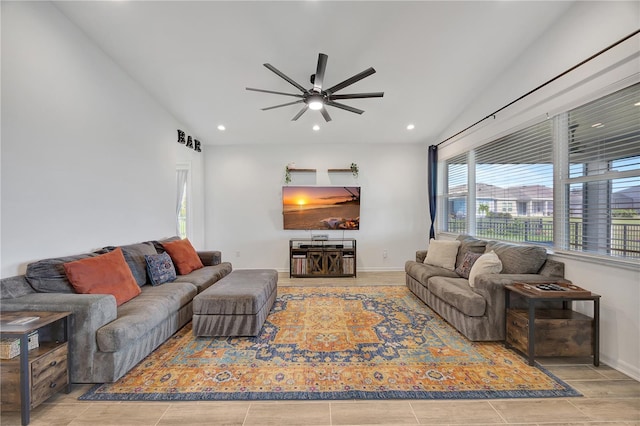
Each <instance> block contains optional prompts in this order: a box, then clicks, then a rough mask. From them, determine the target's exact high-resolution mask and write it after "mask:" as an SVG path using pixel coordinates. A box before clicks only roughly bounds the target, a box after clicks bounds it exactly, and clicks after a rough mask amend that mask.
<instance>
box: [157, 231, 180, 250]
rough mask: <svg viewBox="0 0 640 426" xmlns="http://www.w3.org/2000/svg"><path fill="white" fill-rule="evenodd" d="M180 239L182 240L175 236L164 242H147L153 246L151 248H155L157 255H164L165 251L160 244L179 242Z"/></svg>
mask: <svg viewBox="0 0 640 426" xmlns="http://www.w3.org/2000/svg"><path fill="white" fill-rule="evenodd" d="M181 239H182V238H180V237H178V236H177V235H175V236H173V237H169V238H165V239H164V240H154V241H149V242H150V243H151V244H153V246H154V247H155V248H156V251H157V252H158V253H164V252H165V251H166V250H165V249H164V246H163V245H162V244H164V243H170V242H172V241H180V240H181Z"/></svg>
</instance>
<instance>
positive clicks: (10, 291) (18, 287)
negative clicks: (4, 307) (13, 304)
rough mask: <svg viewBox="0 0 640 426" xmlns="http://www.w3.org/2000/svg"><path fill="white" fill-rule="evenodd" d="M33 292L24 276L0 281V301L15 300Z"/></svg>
mask: <svg viewBox="0 0 640 426" xmlns="http://www.w3.org/2000/svg"><path fill="white" fill-rule="evenodd" d="M33 292H34V291H33V288H31V286H30V285H29V282H28V281H27V278H26V277H25V276H24V275H16V276H14V277H7V278H2V279H0V299H15V298H16V297H20V296H24V295H25V294H31V293H33Z"/></svg>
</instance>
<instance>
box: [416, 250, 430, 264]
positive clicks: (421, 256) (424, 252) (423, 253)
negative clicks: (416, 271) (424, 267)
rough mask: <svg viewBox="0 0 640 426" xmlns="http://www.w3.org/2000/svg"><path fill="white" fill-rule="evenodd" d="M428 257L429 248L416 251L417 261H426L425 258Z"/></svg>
mask: <svg viewBox="0 0 640 426" xmlns="http://www.w3.org/2000/svg"><path fill="white" fill-rule="evenodd" d="M426 258H427V250H418V251H416V262H418V263H424V260H425V259H426Z"/></svg>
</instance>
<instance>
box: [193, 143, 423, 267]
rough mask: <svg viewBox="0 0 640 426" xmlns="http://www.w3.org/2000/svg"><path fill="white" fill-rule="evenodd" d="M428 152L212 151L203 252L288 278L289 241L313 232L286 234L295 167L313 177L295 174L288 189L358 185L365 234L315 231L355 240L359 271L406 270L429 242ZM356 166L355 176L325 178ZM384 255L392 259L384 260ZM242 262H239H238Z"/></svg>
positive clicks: (351, 147)
mask: <svg viewBox="0 0 640 426" xmlns="http://www.w3.org/2000/svg"><path fill="white" fill-rule="evenodd" d="M426 161H427V150H426V148H425V147H422V146H417V145H396V144H384V145H375V146H370V145H362V144H335V145H328V146H327V145H318V144H305V143H301V144H300V145H269V146H261V145H244V146H215V147H208V149H207V151H206V155H205V180H206V194H205V199H206V209H205V210H206V216H207V217H206V222H205V226H206V230H207V232H206V234H207V238H206V245H207V248H209V249H219V250H222V252H223V257H224V259H225V260H228V261H231V262H232V263H233V266H234V268H275V269H278V270H280V271H288V268H289V262H288V250H289V239H290V238H295V237H309V236H310V232H309V231H290V230H287V231H285V230H283V224H282V186H283V185H284V169H285V166H286V165H287V164H288V163H290V162H295V163H296V167H298V168H310V169H317V172H316V173H315V174H313V173H312V174H306V173H305V174H300V173H297V174H295V173H294V174H293V176H292V178H293V179H292V182H291V185H359V186H361V187H362V200H361V210H360V218H361V220H360V230H358V231H344V232H342V231H326V232H324V231H314V233H323V234H324V233H326V234H330V236H332V237H343V236H344V237H348V238H356V240H357V244H358V259H357V267H358V270H360V271H363V270H364V271H374V270H402V268H403V267H404V262H405V261H406V260H407V259H411V258H414V257H415V250H417V249H419V248H423V247H426V243H427V235H428V223H429V220H428V215H427V213H426V211H427V196H426V194H427V190H426V171H425V170H426ZM352 162H355V163H357V164H358V166H359V168H360V174H359V177H358V179H355V178H354V177H353V176H352V175H351V174H350V173H331V174H329V173H328V172H327V169H330V168H348V167H349V165H350V164H351V163H352ZM383 250H387V252H388V257H387V258H386V259H385V258H383V256H382V252H383ZM238 254H239V256H238Z"/></svg>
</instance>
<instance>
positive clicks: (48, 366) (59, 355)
mask: <svg viewBox="0 0 640 426" xmlns="http://www.w3.org/2000/svg"><path fill="white" fill-rule="evenodd" d="M66 370H67V344H66V343H65V344H63V345H60V346H58V347H57V348H55V349H54V350H52V351H51V352H49V353H47V354H45V355H43V356H41V357H40V358H38V359H37V360H35V361H33V363H32V364H31V386H32V387H35V386H36V385H38V384H39V383H40V382H42V381H48V380H49V379H50V378H51V377H56V376H58V375H59V373H60V371H66Z"/></svg>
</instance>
